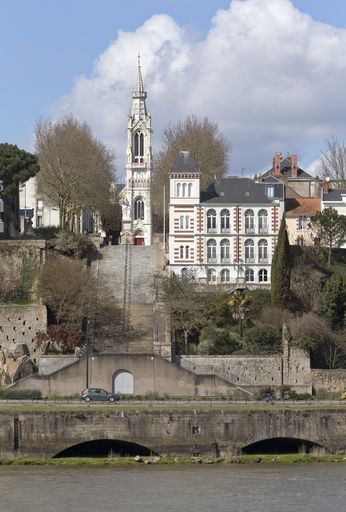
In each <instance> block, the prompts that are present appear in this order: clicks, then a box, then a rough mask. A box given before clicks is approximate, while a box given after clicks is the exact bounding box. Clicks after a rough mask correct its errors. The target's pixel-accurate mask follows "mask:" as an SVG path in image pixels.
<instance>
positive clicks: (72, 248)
mask: <svg viewBox="0 0 346 512" xmlns="http://www.w3.org/2000/svg"><path fill="white" fill-rule="evenodd" d="M47 244H48V247H49V248H51V249H53V250H54V251H57V252H59V253H60V254H64V255H65V256H71V257H72V258H77V259H82V258H86V257H87V255H88V253H89V252H90V251H94V249H95V247H94V244H93V243H92V242H91V240H89V238H88V237H87V236H84V235H79V234H75V233H71V232H70V231H59V233H57V234H56V236H55V238H52V239H51V240H49V241H48V242H47Z"/></svg>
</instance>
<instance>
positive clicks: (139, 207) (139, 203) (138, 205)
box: [134, 197, 144, 220]
mask: <svg viewBox="0 0 346 512" xmlns="http://www.w3.org/2000/svg"><path fill="white" fill-rule="evenodd" d="M134 218H135V220H138V219H141V220H143V219H144V201H143V199H142V198H141V197H137V199H136V200H135V204H134Z"/></svg>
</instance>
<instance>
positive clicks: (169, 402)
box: [0, 398, 346, 408]
mask: <svg viewBox="0 0 346 512" xmlns="http://www.w3.org/2000/svg"><path fill="white" fill-rule="evenodd" d="M25 404H26V405H40V406H45V405H47V406H52V407H54V406H56V407H58V406H70V407H76V406H78V405H83V406H86V405H87V406H89V407H93V406H94V405H104V406H105V407H115V406H147V407H159V406H174V407H177V406H185V407H187V406H190V407H201V406H207V407H210V406H213V407H223V406H225V405H227V406H232V405H233V406H237V405H247V406H251V405H253V406H254V407H258V406H263V407H268V408H270V407H271V406H273V405H276V406H280V405H281V406H306V407H308V406H316V405H317V406H334V407H340V406H341V407H345V406H346V400H317V399H314V400H274V401H270V402H266V401H265V400H260V401H257V400H227V399H225V400H220V399H210V400H209V399H205V400H198V399H185V400H184V399H173V398H172V399H170V398H167V399H164V400H119V401H117V402H115V403H110V402H101V401H93V402H89V403H88V404H87V403H85V402H83V401H80V400H45V399H43V400H0V406H1V405H7V406H8V405H25Z"/></svg>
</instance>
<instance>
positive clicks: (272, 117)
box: [57, 0, 346, 174]
mask: <svg viewBox="0 0 346 512" xmlns="http://www.w3.org/2000/svg"><path fill="white" fill-rule="evenodd" d="M138 51H140V53H141V56H142V70H143V78H144V85H145V89H146V90H147V92H148V100H147V101H148V107H149V110H150V111H151V113H152V117H153V128H154V133H155V137H154V143H155V146H156V147H158V145H159V141H160V136H161V133H162V131H163V129H164V127H165V126H166V125H167V124H168V122H169V121H172V122H176V121H178V120H183V119H185V117H186V116H187V115H188V114H196V115H198V116H204V115H207V116H208V117H209V118H210V119H211V120H213V121H215V122H217V123H218V124H219V127H220V129H221V130H222V131H223V132H224V134H225V136H226V137H227V138H228V139H229V140H230V141H231V142H232V144H233V156H232V173H234V174H239V173H240V172H241V168H245V169H246V172H248V173H250V172H253V171H255V170H261V169H266V168H268V167H269V166H270V163H271V160H272V155H273V153H274V152H275V151H281V152H282V153H283V154H284V153H287V152H297V153H298V154H303V153H304V151H305V148H307V147H308V146H311V145H312V144H313V143H315V142H316V141H318V140H320V139H325V138H327V137H329V136H330V135H331V134H335V135H337V136H339V137H340V138H345V136H346V127H345V123H344V119H345V117H346V116H345V114H346V95H345V94H344V90H343V89H344V84H345V83H346V30H344V29H338V28H335V27H331V26H328V25H324V24H322V23H319V22H316V21H314V20H313V19H312V18H311V17H309V16H308V15H306V14H303V13H301V12H300V11H299V10H298V9H296V8H295V7H294V6H293V5H292V3H291V1H290V0H233V1H232V2H231V4H230V7H229V9H227V10H219V11H218V12H217V13H216V14H215V17H214V18H213V20H212V22H211V28H210V30H209V32H208V34H207V35H206V37H205V39H203V40H200V41H194V40H193V39H192V38H190V37H189V32H188V31H187V30H185V29H184V27H181V26H179V25H178V24H177V23H176V22H175V21H174V20H173V19H172V18H170V17H169V16H167V15H164V14H158V15H155V16H153V17H151V18H150V19H148V20H147V21H146V22H145V23H144V24H143V25H142V26H141V27H139V28H138V29H137V30H136V31H135V32H119V33H118V34H117V37H116V39H115V40H114V41H112V42H111V44H110V45H109V47H108V48H107V49H106V50H105V52H104V53H103V54H102V55H101V56H100V57H99V58H98V60H97V61H96V62H95V64H94V68H93V72H92V74H91V76H89V77H84V76H82V77H79V78H77V79H76V82H75V85H74V87H73V89H72V90H71V92H70V93H69V94H67V95H66V96H65V97H63V98H61V99H60V101H59V102H58V105H57V114H59V115H61V114H62V113H66V112H72V113H73V114H74V115H76V116H77V117H79V118H80V119H83V120H86V121H88V122H89V123H90V124H91V126H92V128H93V130H94V131H95V133H96V135H97V136H98V137H100V138H101V139H102V140H103V141H104V142H105V143H106V144H108V145H110V146H111V147H114V148H115V149H116V151H117V154H118V167H119V171H120V172H121V170H122V168H123V161H124V156H123V155H124V154H125V144H126V126H127V114H128V111H129V108H130V105H131V91H132V90H133V88H134V86H135V80H136V55H137V52H138ZM316 157H318V155H316ZM310 161H311V160H310Z"/></svg>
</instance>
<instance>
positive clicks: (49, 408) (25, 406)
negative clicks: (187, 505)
mask: <svg viewBox="0 0 346 512" xmlns="http://www.w3.org/2000/svg"><path fill="white" fill-rule="evenodd" d="M345 406H346V403H344V402H343V403H339V404H335V405H334V404H328V405H322V404H313V403H312V404H294V405H289V404H261V403H260V404H252V405H248V404H247V405H236V404H234V405H233V404H232V405H222V404H220V405H219V404H217V405H203V404H196V405H195V404H191V403H190V404H187V405H161V404H159V405H154V404H144V405H121V404H113V403H108V402H106V403H105V404H78V405H75V404H73V403H71V405H69V404H61V405H60V404H52V405H46V404H30V403H14V404H6V405H5V404H4V405H0V413H1V412H4V413H8V412H23V413H25V412H27V413H40V412H42V413H44V412H46V413H48V412H49V413H54V412H56V413H66V414H76V413H79V412H88V413H90V414H93V413H101V412H107V413H109V412H110V411H114V412H116V411H129V412H131V411H143V412H144V411H150V412H151V411H191V410H193V411H194V410H196V411H201V412H208V411H220V410H222V411H268V412H271V411H285V410H293V411H313V410H320V411H327V410H336V409H344V408H345Z"/></svg>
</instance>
